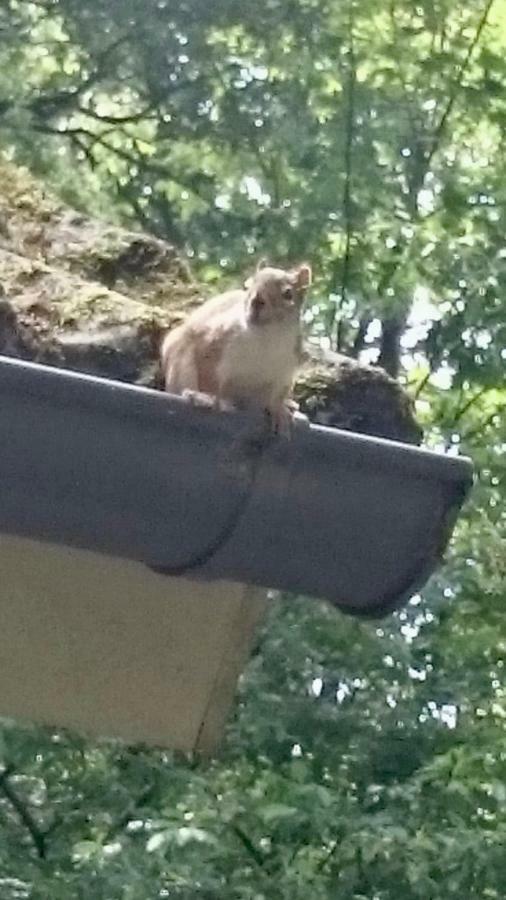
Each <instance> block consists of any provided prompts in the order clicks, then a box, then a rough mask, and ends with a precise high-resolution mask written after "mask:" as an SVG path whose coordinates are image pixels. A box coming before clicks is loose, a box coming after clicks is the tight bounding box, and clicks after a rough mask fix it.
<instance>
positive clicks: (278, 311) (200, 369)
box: [161, 262, 311, 435]
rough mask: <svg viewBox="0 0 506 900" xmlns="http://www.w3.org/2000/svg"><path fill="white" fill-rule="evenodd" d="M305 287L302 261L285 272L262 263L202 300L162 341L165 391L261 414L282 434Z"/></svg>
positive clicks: (292, 407) (298, 357)
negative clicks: (237, 283) (238, 282)
mask: <svg viewBox="0 0 506 900" xmlns="http://www.w3.org/2000/svg"><path fill="white" fill-rule="evenodd" d="M310 284H311V267H310V266H309V265H307V264H305V263H304V264H301V265H299V266H297V267H295V268H293V269H289V270H286V269H280V268H274V267H273V266H270V265H266V264H265V262H261V263H260V264H259V266H258V268H257V270H256V272H255V274H254V275H253V276H252V277H251V278H249V279H248V280H247V281H246V282H245V284H244V288H243V289H239V290H231V291H226V292H225V293H223V294H220V295H218V296H215V297H212V298H211V299H209V300H207V301H206V302H205V303H203V304H202V306H200V307H199V308H198V309H196V310H195V311H193V312H192V313H191V314H190V315H189V316H188V318H187V319H186V320H185V321H184V322H183V323H182V324H181V325H179V326H178V327H176V328H175V329H173V330H172V331H170V332H169V334H167V335H166V336H165V338H164V339H163V341H162V346H161V367H162V374H163V377H164V383H165V390H166V391H167V392H168V393H172V394H181V395H183V396H185V397H186V398H187V399H189V400H190V401H191V402H194V403H195V404H196V405H207V406H209V405H213V406H215V407H216V408H218V409H230V408H234V409H243V410H257V411H258V410H260V411H263V412H265V414H266V415H267V416H268V419H269V422H270V426H271V428H272V430H273V431H274V432H275V433H278V434H284V435H287V434H289V433H290V431H291V427H292V424H293V419H294V416H295V415H296V411H297V409H298V406H297V404H296V403H295V402H294V401H293V400H291V399H290V392H291V389H292V383H293V379H294V376H295V372H296V370H297V368H298V367H299V365H300V364H301V362H302V334H301V308H302V304H303V301H304V298H305V294H306V291H307V289H308V287H309V286H310ZM210 398H212V400H211V399H210ZM302 418H305V417H302Z"/></svg>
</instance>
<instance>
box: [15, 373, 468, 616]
mask: <svg viewBox="0 0 506 900" xmlns="http://www.w3.org/2000/svg"><path fill="white" fill-rule="evenodd" d="M259 434H260V423H259V422H255V421H254V420H251V419H250V418H246V417H243V416H241V415H239V414H226V413H223V414H218V413H215V412H210V411H206V410H202V409H194V408H192V407H190V406H189V405H188V403H186V402H185V401H183V400H182V399H181V398H178V397H172V396H168V395H166V394H163V393H161V392H159V391H153V390H149V389H145V388H139V387H135V386H133V385H128V384H123V383H119V382H114V381H108V380H105V379H100V378H94V377H91V376H87V375H82V374H78V373H74V372H70V371H67V370H65V371H63V370H60V369H56V368H52V367H47V366H42V365H37V364H35V363H27V362H22V361H20V360H16V359H10V358H7V357H0V478H1V484H0V532H5V533H8V534H14V535H18V536H21V537H23V536H24V537H30V538H32V539H36V540H39V541H52V542H55V543H58V544H64V545H68V546H72V547H78V548H82V549H86V550H94V551H98V552H101V553H105V554H110V555H113V556H117V557H123V558H126V559H133V560H137V561H140V562H142V563H144V564H146V565H147V566H150V567H152V568H155V569H156V570H158V571H160V572H165V573H167V574H171V575H177V574H187V575H188V576H190V577H192V578H201V579H204V580H212V579H220V578H223V579H229V580H235V581H241V582H246V583H250V584H257V585H262V586H265V587H268V588H278V589H280V590H284V591H290V592H294V593H299V594H307V595H310V596H314V597H321V598H326V599H328V600H330V601H331V602H332V603H334V604H335V605H337V606H338V607H340V608H341V609H344V610H346V611H348V612H350V613H353V614H355V615H382V614H385V613H387V612H389V611H391V610H393V609H395V608H397V607H399V606H400V605H401V604H402V603H403V602H404V601H405V600H406V599H407V598H408V597H409V596H410V595H411V594H412V593H413V592H414V591H416V590H417V589H418V588H419V587H420V586H421V585H422V584H423V583H424V582H425V581H426V580H427V578H428V577H429V575H430V574H431V572H432V571H433V570H434V568H435V567H436V566H437V565H438V564H439V562H440V561H441V558H442V554H443V552H444V550H445V548H446V545H447V543H448V540H449V537H450V534H451V531H452V528H453V525H454V522H455V519H456V517H457V515H458V512H459V510H460V508H461V505H462V503H463V501H464V499H465V496H466V494H467V492H468V491H469V488H470V486H471V483H472V466H471V463H470V461H469V460H468V459H466V458H463V457H460V458H455V457H448V456H443V455H439V454H435V453H431V452H429V451H427V450H424V449H420V448H417V447H412V446H408V445H404V444H398V443H396V442H393V441H387V440H383V439H374V438H370V437H366V436H362V435H356V434H352V433H350V432H346V431H339V430H337V429H329V428H321V427H316V426H311V428H305V427H303V426H301V427H299V428H297V429H296V434H295V436H294V438H293V439H292V440H291V441H286V440H282V439H271V440H268V441H265V440H262V439H261V438H260V437H259Z"/></svg>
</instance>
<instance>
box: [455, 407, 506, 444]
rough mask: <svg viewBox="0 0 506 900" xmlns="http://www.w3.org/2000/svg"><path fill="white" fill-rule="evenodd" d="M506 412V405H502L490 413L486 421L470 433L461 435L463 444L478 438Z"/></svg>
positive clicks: (471, 429)
mask: <svg viewBox="0 0 506 900" xmlns="http://www.w3.org/2000/svg"><path fill="white" fill-rule="evenodd" d="M505 410H506V403H502V404H500V406H498V407H497V408H496V409H495V410H494V411H493V412H491V413H490V415H488V416H487V417H486V418H485V419H483V420H482V421H481V422H479V423H478V425H476V426H475V428H470V429H469V431H465V432H464V434H463V435H461V438H460V440H461V442H464V441H469V440H471V438H473V437H476V435H477V434H480V433H481V432H482V431H483V430H484V429H485V428H487V427H488V426H489V425H491V424H492V422H493V421H494V419H495V418H496V417H497V416H499V415H500V414H501V413H502V412H504V411H505Z"/></svg>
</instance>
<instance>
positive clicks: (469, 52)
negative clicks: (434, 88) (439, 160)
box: [426, 0, 494, 169]
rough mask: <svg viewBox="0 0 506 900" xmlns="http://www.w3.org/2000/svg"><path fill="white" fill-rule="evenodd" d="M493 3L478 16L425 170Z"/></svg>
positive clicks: (439, 138) (437, 129) (460, 86)
mask: <svg viewBox="0 0 506 900" xmlns="http://www.w3.org/2000/svg"><path fill="white" fill-rule="evenodd" d="M493 3H494V0H487V3H486V4H485V8H484V10H483V12H482V14H481V16H480V19H479V21H478V25H477V27H476V31H475V33H474V36H473V39H472V41H471V43H470V44H469V46H468V48H467V53H466V55H465V57H464V60H463V62H462V65H461V66H460V68H459V70H458V72H457V77H456V79H455V82H454V85H453V89H452V91H451V92H450V96H449V97H448V101H447V104H446V106H445V108H444V110H443V113H442V115H441V118H440V120H439V123H438V125H437V127H436V130H435V132H434V137H433V140H432V144H431V148H430V150H429V152H428V154H427V156H426V163H427V169H428V168H429V165H430V163H431V162H432V158H433V156H434V154H435V153H437V151H438V150H439V145H440V143H441V138H442V136H443V132H444V130H445V128H446V123H447V122H448V119H449V117H450V115H451V113H452V110H453V107H454V106H455V103H456V101H457V97H458V95H459V91H460V89H461V88H462V79H463V77H464V75H465V74H466V72H467V69H468V68H469V63H470V62H471V59H472V56H473V53H474V51H475V49H476V47H477V46H478V43H479V40H480V37H481V34H482V31H483V29H484V28H485V25H486V24H487V19H488V17H489V14H490V10H491V9H492V6H493Z"/></svg>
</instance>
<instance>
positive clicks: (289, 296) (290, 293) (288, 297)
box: [283, 287, 293, 300]
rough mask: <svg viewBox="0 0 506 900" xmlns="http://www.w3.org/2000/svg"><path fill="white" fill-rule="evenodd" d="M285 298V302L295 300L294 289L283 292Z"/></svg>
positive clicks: (286, 289)
mask: <svg viewBox="0 0 506 900" xmlns="http://www.w3.org/2000/svg"><path fill="white" fill-rule="evenodd" d="M283 297H284V298H285V300H293V290H292V288H289V287H287V288H285V289H284V291H283Z"/></svg>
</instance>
